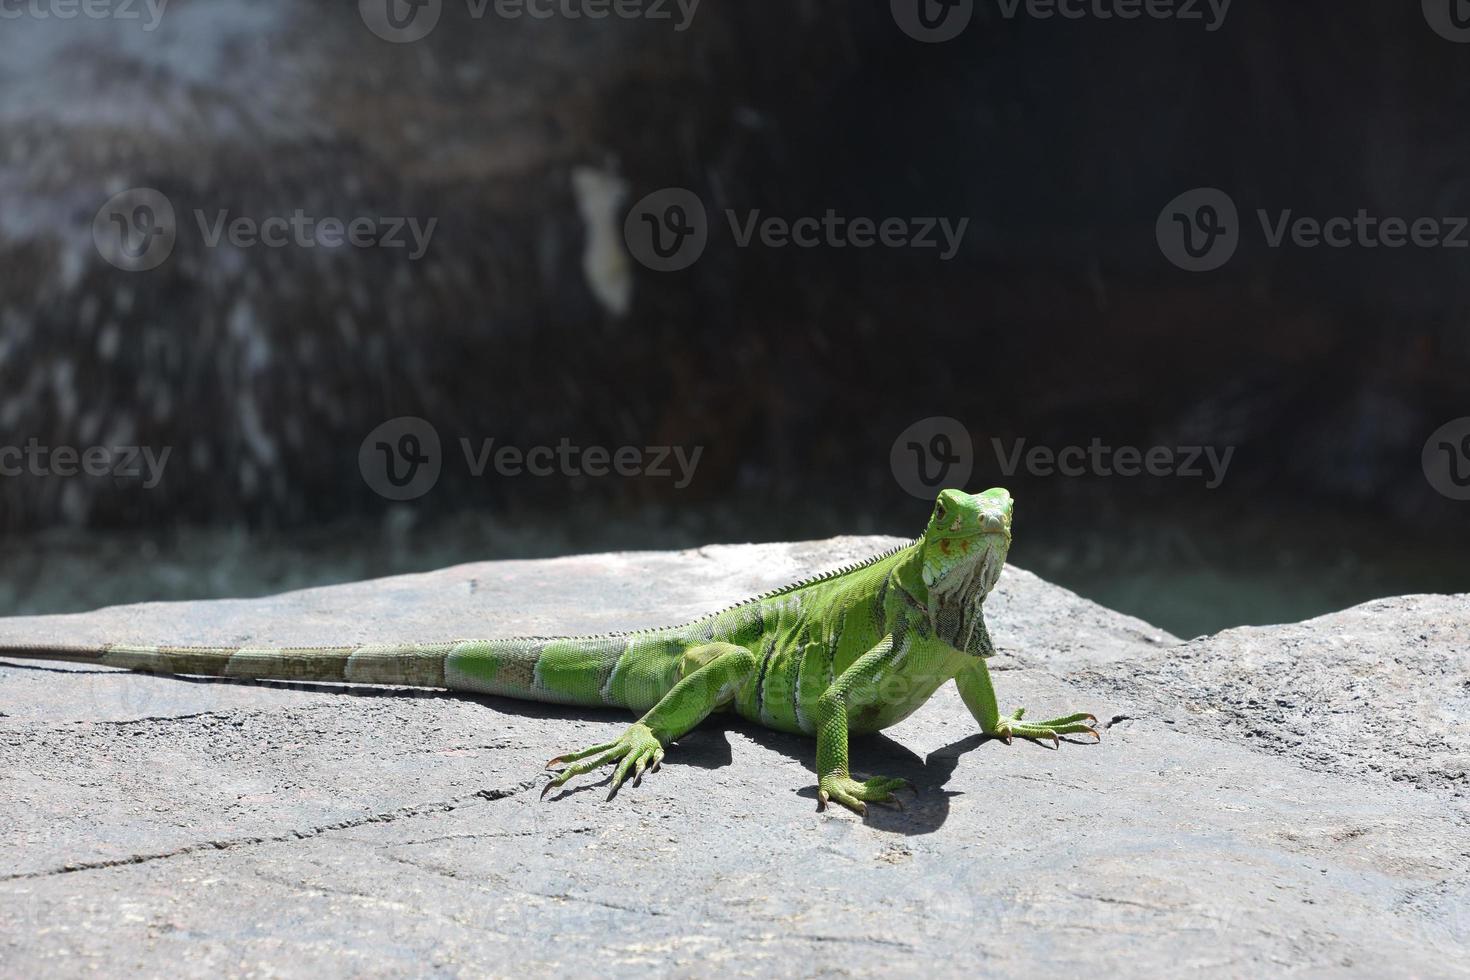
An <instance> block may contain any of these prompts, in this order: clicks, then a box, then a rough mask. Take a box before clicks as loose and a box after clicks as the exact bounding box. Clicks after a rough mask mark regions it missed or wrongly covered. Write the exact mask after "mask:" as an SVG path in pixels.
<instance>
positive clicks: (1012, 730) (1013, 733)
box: [990, 708, 1102, 748]
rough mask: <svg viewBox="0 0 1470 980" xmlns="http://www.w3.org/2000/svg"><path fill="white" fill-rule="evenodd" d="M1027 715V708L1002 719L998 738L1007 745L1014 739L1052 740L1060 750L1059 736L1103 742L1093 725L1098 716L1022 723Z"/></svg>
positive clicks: (1054, 745) (997, 730) (1085, 715)
mask: <svg viewBox="0 0 1470 980" xmlns="http://www.w3.org/2000/svg"><path fill="white" fill-rule="evenodd" d="M1025 714H1026V709H1025V708H1017V709H1016V710H1015V711H1014V712H1012V713H1011V714H1009V715H1006V716H1005V717H1004V718H1002V719H1000V723H999V724H998V725H997V726H996V729H995V731H994V732H991V733H990V734H992V735H993V736H995V737H996V738H1000V739H1003V740H1004V741H1005V743H1006V744H1007V745H1009V744H1011V739H1012V738H1013V737H1014V738H1030V739H1037V740H1040V739H1051V743H1052V747H1053V748H1060V747H1061V744H1062V740H1061V739H1060V738H1058V737H1057V736H1059V735H1091V736H1092V737H1093V738H1095V739H1097V740H1098V741H1099V742H1101V741H1102V733H1101V732H1099V731H1098V730H1097V729H1096V728H1094V727H1093V725H1095V724H1097V716H1096V715H1092V714H1088V713H1087V712H1085V711H1083V712H1078V713H1077V714H1072V715H1066V716H1064V717H1061V718H1051V719H1049V720H1047V721H1024V722H1023V721H1021V717H1022V716H1023V715H1025Z"/></svg>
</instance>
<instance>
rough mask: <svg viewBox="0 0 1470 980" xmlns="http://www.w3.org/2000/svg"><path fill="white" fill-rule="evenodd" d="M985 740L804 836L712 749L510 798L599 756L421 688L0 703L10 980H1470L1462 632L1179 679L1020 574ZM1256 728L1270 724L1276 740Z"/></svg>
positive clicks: (565, 722) (344, 614)
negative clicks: (1032, 718) (1022, 737)
mask: <svg viewBox="0 0 1470 980" xmlns="http://www.w3.org/2000/svg"><path fill="white" fill-rule="evenodd" d="M890 543H891V542H890V541H888V540H887V539H877V538H840V539H834V540H832V541H825V542H813V543H802V544H791V545H749V546H722V547H708V548H702V549H698V550H694V551H686V552H680V553H648V554H614V555H594V556H584V557H576V558H562V559H554V560H547V561H527V562H491V563H481V564H475V565H465V566H459V567H456V568H450V569H446V570H443V571H440V572H435V573H431V574H424V575H413V576H403V577H399V578H393V579H385V580H380V581H376V582H364V583H358V584H353V585H344V586H337V587H329V588H321V589H312V590H308V591H303V592H296V593H289V594H286V595H282V596H277V597H273V598H268V599H258V600H249V601H221V602H198V603H176V604H150V605H140V606H129V607H119V608H114V609H105V610H100V611H98V612H95V613H89V614H84V615H77V616H55V617H37V618H30V619H13V620H8V621H3V622H0V642H26V641H30V642H35V641H41V640H71V641H77V642H84V641H87V640H94V639H104V638H105V639H113V640H117V639H133V640H137V641H148V640H165V639H168V640H180V641H185V640H187V641H196V642H206V641H211V640H249V641H252V642H261V643H269V642H294V643H311V642H316V641H319V640H325V639H328V638H343V637H348V638H360V639H364V640H366V639H383V640H388V639H394V638H403V637H408V636H411V637H415V638H419V637H427V638H439V637H443V638H451V637H455V636H460V635H466V634H497V633H511V632H514V633H531V632H552V631H555V632H562V631H585V630H600V629H607V628H614V627H628V626H638V625H650V624H657V623H660V622H666V621H676V620H680V619H684V618H688V617H689V616H692V615H695V614H697V613H700V612H703V611H706V610H708V609H709V608H711V607H714V606H719V605H722V604H725V603H728V602H730V601H734V600H737V599H739V598H741V597H743V596H744V595H747V594H749V593H751V592H754V591H759V590H761V589H764V588H767V587H770V586H774V585H777V584H780V583H782V582H784V581H786V580H789V579H791V578H793V577H795V576H797V575H800V574H803V573H805V572H808V571H813V570H817V569H819V568H823V567H828V566H831V565H834V564H841V563H843V562H846V561H849V560H851V559H853V558H856V557H859V556H861V555H864V554H868V553H871V552H872V551H875V550H879V549H881V548H883V547H886V546H887V545H888V544H890ZM991 621H992V631H993V633H994V635H995V638H996V640H997V643H998V644H999V646H1000V648H1001V650H1002V656H1001V657H999V658H997V661H996V663H995V665H994V666H995V667H996V668H997V670H998V673H997V685H998V688H999V692H1000V696H1001V699H1002V702H1003V706H1004V707H1006V708H1010V707H1013V706H1015V705H1018V704H1024V705H1026V706H1027V707H1029V708H1030V709H1031V710H1032V711H1033V712H1039V713H1047V712H1060V711H1064V710H1071V709H1078V710H1084V709H1085V710H1092V711H1095V712H1096V713H1097V714H1098V715H1099V717H1100V718H1102V719H1104V721H1105V722H1111V723H1110V725H1109V728H1108V731H1107V734H1106V736H1105V739H1104V741H1103V742H1102V744H1101V745H1091V744H1064V745H1063V746H1062V748H1061V749H1060V750H1059V751H1053V750H1051V749H1048V748H1043V747H1040V746H1035V745H1030V744H1017V745H1014V746H1005V745H1002V744H999V743H990V742H984V741H982V740H981V739H980V738H979V737H978V735H977V734H976V732H975V725H974V722H973V721H972V720H971V719H970V717H969V715H968V714H967V713H966V712H965V710H964V707H963V705H962V704H961V703H960V701H959V699H958V697H957V696H955V695H954V693H953V690H952V689H946V690H945V691H942V692H941V693H940V694H939V695H938V696H936V698H935V699H934V700H933V702H932V703H931V704H929V705H927V706H926V707H925V708H924V709H923V710H922V711H920V712H919V713H917V714H916V715H915V716H914V717H912V718H910V719H909V720H908V721H906V722H905V723H904V724H902V725H900V726H898V727H896V728H894V729H892V730H891V731H890V732H888V733H886V734H885V735H883V736H878V737H874V738H869V739H862V740H857V741H855V743H854V759H855V762H856V765H857V767H859V768H860V769H864V770H868V771H873V772H879V773H885V774H893V775H901V776H905V777H907V778H909V779H910V780H911V781H913V782H914V783H915V784H916V785H917V787H918V791H917V793H916V794H915V796H914V798H912V799H911V800H910V801H909V803H908V805H907V808H906V809H905V810H903V811H902V812H897V811H892V810H883V809H879V808H873V810H872V812H870V814H869V816H868V817H867V819H866V820H859V819H858V818H856V817H854V816H852V815H851V814H848V813H846V812H841V811H829V812H827V813H822V814H818V813H816V812H814V811H815V803H814V798H813V792H812V784H813V780H814V776H813V773H812V765H813V748H814V746H813V743H811V742H810V741H808V740H805V739H800V738H794V737H788V736H784V735H778V734H774V733H771V732H766V731H764V730H761V729H757V728H752V727H749V726H743V725H736V726H733V727H721V726H719V725H709V726H706V727H703V728H701V729H699V730H697V731H696V732H695V733H692V734H691V735H690V736H688V737H687V738H685V739H684V740H683V741H682V742H681V743H680V744H679V745H677V746H676V747H675V749H674V750H673V751H671V752H670V755H669V760H668V763H667V764H666V765H665V767H664V769H663V770H662V771H661V772H659V773H658V774H656V775H654V776H652V777H650V778H649V779H647V780H645V782H644V784H643V785H642V786H641V787H639V788H638V789H636V790H630V791H625V792H624V793H622V794H620V795H619V797H618V798H617V799H616V800H614V801H613V802H611V803H608V802H604V801H603V796H604V795H605V793H604V792H601V791H600V790H599V788H598V787H597V786H596V785H595V783H592V784H589V785H588V786H587V787H586V788H584V789H580V790H577V791H574V792H572V793H570V794H569V795H567V796H566V797H564V798H562V799H560V800H558V801H555V802H547V803H541V802H539V801H538V800H537V788H538V780H537V773H538V770H539V768H540V766H541V764H542V763H543V762H544V761H545V760H546V759H547V758H549V757H550V756H552V755H554V754H556V753H558V752H560V751H563V750H565V749H568V748H573V747H578V746H581V745H583V744H584V743H590V742H593V741H599V740H603V739H605V738H607V737H611V736H613V735H615V734H616V733H617V732H619V731H620V730H621V729H622V728H623V727H624V726H625V725H626V724H627V722H628V718H627V717H625V716H622V715H620V714H617V713H612V712H581V711H575V710H567V709H562V708H555V707H548V706H543V705H531V704H520V703H516V702H511V701H504V700H497V699H489V698H467V697H459V696H454V695H449V694H445V693H443V692H425V691H416V690H398V689H384V690H370V691H363V690H358V689H351V688H345V687H334V686H331V685H291V684H275V683H257V684H240V683H228V682H220V681H209V680H200V679H181V678H160V677H149V676H142V675H135V674H130V673H122V672H116V671H110V670H97V669H89V668H79V667H75V666H72V665H66V664H51V663H40V662H29V663H16V664H15V665H13V666H12V665H8V664H6V665H3V666H0V752H3V756H4V764H3V769H0V780H3V791H0V830H3V833H0V973H4V974H6V975H17V976H21V975H34V974H40V973H48V974H52V975H56V974H62V975H76V974H81V973H93V972H105V973H109V974H117V973H125V974H138V973H142V974H150V975H151V974H170V975H174V974H178V975H184V976H200V975H213V974H217V973H220V972H224V973H229V974H245V975H262V976H265V975H270V976H315V975H322V974H326V975H343V974H371V975H387V976H393V975H412V974H421V973H426V972H437V973H444V974H450V975H455V974H462V975H481V974H486V973H491V974H512V973H514V974H527V975H532V976H548V975H553V974H555V975H562V976H565V975H580V974H583V973H598V974H601V973H611V974H614V975H632V974H641V975H647V974H649V973H652V974H655V975H707V974H712V973H737V974H751V975H767V974H777V975H809V974H824V975H825V974H858V975H869V974H879V973H889V974H893V973H897V974H909V973H928V974H934V975H944V976H949V975H973V974H975V973H976V972H977V971H983V972H984V973H986V974H995V975H1003V976H1010V975H1017V976H1019V975H1022V974H1026V975H1065V974H1075V973H1080V972H1082V971H1084V970H1085V971H1088V972H1093V971H1099V970H1100V971H1103V972H1105V973H1122V972H1125V971H1126V972H1129V973H1141V974H1145V975H1148V974H1154V975H1158V974H1169V975H1177V974H1180V973H1188V972H1203V973H1206V974H1211V975H1241V974H1251V973H1259V972H1262V971H1271V972H1273V973H1275V972H1283V971H1288V970H1289V971H1293V972H1299V973H1307V974H1312V975H1334V974H1341V973H1349V972H1380V973H1387V974H1394V975H1418V976H1432V975H1464V974H1466V973H1470V969H1467V967H1466V963H1470V957H1467V955H1466V954H1467V952H1470V853H1467V851H1470V848H1467V846H1466V844H1465V841H1466V839H1467V835H1466V831H1467V815H1470V813H1467V807H1466V804H1465V800H1464V798H1463V796H1461V795H1457V793H1461V792H1463V790H1464V786H1465V784H1464V779H1463V769H1464V760H1465V758H1466V751H1467V746H1470V733H1467V729H1466V726H1465V725H1464V723H1463V721H1461V720H1459V719H1462V718H1464V716H1465V712H1464V708H1465V698H1466V691H1467V688H1466V674H1467V663H1466V653H1465V643H1464V638H1465V637H1466V635H1467V622H1470V614H1467V602H1466V600H1465V599H1464V597H1410V598H1405V599H1397V600H1384V601H1382V602H1379V603H1372V604H1369V605H1368V606H1365V607H1360V608H1359V609H1355V610H1350V611H1348V612H1345V613H1341V614H1338V615H1336V616H1330V617H1324V618H1322V619H1319V620H1314V621H1312V622H1309V623H1303V624H1299V625H1296V626H1290V627H1273V628H1262V629H1252V630H1235V631H1231V632H1228V633H1224V634H1221V635H1220V636H1217V637H1212V638H1207V639H1202V640H1198V641H1193V642H1190V643H1187V644H1181V643H1180V642H1179V641H1178V640H1177V639H1176V638H1174V637H1171V636H1169V635H1167V634H1165V633H1163V632H1162V631H1160V630H1157V629H1154V628H1152V627H1150V626H1148V625H1147V624H1144V623H1141V622H1139V621H1137V620H1133V619H1130V618H1128V617H1125V616H1121V615H1118V614H1115V613H1111V612H1109V611H1107V610H1105V609H1102V608H1100V607H1098V606H1096V605H1094V604H1092V603H1089V602H1087V601H1085V600H1082V599H1080V598H1078V597H1077V596H1075V595H1073V594H1071V593H1069V592H1067V591H1066V590H1064V589H1061V588H1058V587H1056V586H1053V585H1050V584H1048V583H1046V582H1044V581H1042V580H1040V579H1038V578H1036V577H1035V576H1033V575H1030V574H1027V573H1025V572H1022V571H1018V570H1015V569H1010V570H1008V571H1007V573H1006V575H1005V577H1004V578H1003V579H1002V581H1001V585H1000V587H999V593H998V595H997V596H996V598H995V600H994V610H993V612H992V614H991ZM1282 702H1286V703H1282Z"/></svg>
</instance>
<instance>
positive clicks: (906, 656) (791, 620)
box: [0, 488, 1102, 813]
mask: <svg viewBox="0 0 1470 980" xmlns="http://www.w3.org/2000/svg"><path fill="white" fill-rule="evenodd" d="M1012 506H1013V504H1012V500H1011V495H1010V494H1009V493H1008V492H1007V491H1005V490H1004V489H1000V488H997V489H993V490H987V491H985V492H984V493H981V494H978V495H971V494H968V493H964V492H962V491H959V490H945V491H943V492H941V493H940V494H939V497H938V500H937V501H936V503H935V505H934V512H933V515H932V516H931V517H930V519H929V524H928V526H927V527H926V528H925V529H924V533H923V534H922V535H921V536H920V537H919V538H917V539H916V540H915V541H913V542H912V543H911V544H909V545H907V546H905V547H902V548H897V549H895V550H893V551H890V552H888V553H886V554H882V555H877V556H874V557H873V558H870V559H868V560H867V561H863V562H859V563H858V564H856V565H851V566H848V567H846V568H840V569H837V570H835V571H831V572H826V573H823V574H820V575H816V576H814V577H812V578H809V579H806V580H804V581H801V582H797V583H795V584H793V585H789V586H786V587H785V588H780V589H775V590H773V591H771V592H767V593H765V594H763V595H760V596H757V597H755V598H753V599H749V600H747V601H745V602H742V603H739V604H737V605H734V606H731V607H730V608H728V609H725V610H723V611H722V612H718V613H714V614H713V615H710V616H706V617H704V618H702V619H697V620H695V621H694V622H691V623H688V624H686V625H683V626H674V627H668V628H664V629H645V630H635V631H631V632H627V633H608V634H603V635H599V636H579V637H519V638H513V639H493V640H460V641H455V642H446V643H403V644H386V645H372V646H343V647H287V648H280V649H265V648H256V647H230V648H214V647H170V646H132V645H125V644H108V645H104V646H98V647H85V648H76V647H64V646H52V647H26V648H18V647H12V648H0V655H4V656H27V657H36V658H44V659H51V660H70V661H78V662H85V663H94V664H102V665H105V666H112V667H123V668H130V669H133V670H142V671H152V672H163V673H171V674H203V675H208V676H217V677H238V678H254V679H262V680H264V679H272V680H295V681H303V680H309V681H339V682H348V683H358V684H395V685H414V686H421V687H442V688H448V689H450V690H453V691H465V692H472V693H476V694H498V695H502V696H505V697H511V698H518V699H520V700H525V701H541V702H551V703H556V704H573V705H586V706H598V707H601V706H608V705H611V706H617V707H621V708H627V709H631V710H633V711H636V712H638V713H639V714H640V715H641V716H642V717H640V718H639V719H638V721H637V722H635V723H634V724H633V725H632V726H631V727H629V728H628V730H627V731H626V732H624V733H623V735H622V736H621V737H620V738H618V739H616V740H614V741H611V742H607V743H604V744H602V745H594V746H591V747H590V748H585V749H582V750H581V751H578V752H570V753H567V754H565V755H562V756H559V757H557V758H555V759H552V760H551V761H550V762H549V763H547V768H548V769H551V768H553V767H555V766H557V765H561V764H565V768H563V769H561V770H559V771H558V772H556V773H555V774H554V775H553V777H552V779H551V781H550V782H549V783H547V785H546V788H545V790H543V791H542V794H541V795H542V797H543V798H544V797H545V796H546V793H547V792H549V791H550V790H551V789H553V788H555V787H559V786H562V785H564V784H565V783H566V782H567V781H568V780H570V779H572V778H573V777H574V776H578V775H581V774H583V773H587V772H591V771H592V770H594V769H597V768H599V767H602V766H606V765H611V764H613V763H616V764H617V768H616V769H615V771H614V772H613V776H612V788H611V790H610V791H609V793H608V798H609V799H611V798H612V796H613V794H614V793H616V792H617V790H618V787H619V786H621V785H622V784H623V782H624V781H625V780H626V779H627V778H628V777H629V776H630V775H631V776H632V777H633V784H634V785H635V786H636V785H638V783H639V782H640V781H641V780H642V778H643V774H644V770H645V769H647V770H649V771H656V770H657V769H658V767H659V764H660V762H661V761H662V760H663V757H664V750H665V749H666V748H667V747H668V746H669V744H670V743H671V742H673V741H675V740H676V739H678V738H679V737H681V736H682V735H684V734H685V733H686V732H688V731H689V730H690V729H692V728H694V726H696V725H698V724H699V723H700V722H701V721H703V720H704V719H705V718H706V717H707V716H708V715H709V714H710V713H711V712H714V711H716V710H720V709H726V710H734V711H735V712H737V713H738V714H739V715H740V716H741V717H743V718H747V719H749V720H751V721H757V722H760V723H761V724H763V725H765V726H767V727H769V728H774V729H778V730H780V731H783V732H799V733H802V734H805V735H815V736H816V739H817V779H818V788H817V800H818V804H817V805H818V809H823V808H825V807H826V805H827V802H828V801H829V800H836V801H837V802H838V803H841V804H843V805H844V806H847V807H850V808H851V809H853V810H855V811H857V812H858V813H864V812H866V807H865V803H888V802H896V800H895V798H894V796H893V791H894V790H896V789H899V788H901V787H904V786H906V783H905V781H904V780H901V779H887V778H882V777H878V778H874V779H867V780H864V781H859V780H857V779H854V778H853V777H852V775H851V773H850V771H849V769H848V756H847V738H848V735H849V734H866V733H871V732H876V731H878V730H880V729H883V728H887V727H888V726H890V725H893V724H896V723H897V722H900V721H902V720H903V719H904V718H907V717H908V716H909V715H910V714H912V713H913V712H914V711H915V710H916V709H917V708H918V707H919V706H920V705H922V704H923V703H924V702H925V701H926V700H928V698H929V696H930V695H932V694H933V693H934V692H935V691H936V690H938V688H939V687H940V685H942V684H944V683H945V682H946V681H948V680H951V679H953V680H954V681H955V683H956V685H957V686H958V687H959V692H960V697H961V698H962V699H963V700H964V702H965V705H966V706H967V707H968V708H969V709H970V713H971V714H972V715H974V716H975V719H976V721H978V722H979V723H980V730H981V731H982V732H984V733H985V734H986V735H990V736H994V737H998V738H1002V739H1004V740H1005V741H1007V742H1009V741H1010V740H1011V738H1012V737H1013V736H1019V737H1021V738H1031V739H1050V740H1052V742H1053V743H1054V744H1055V743H1058V742H1059V739H1058V738H1057V736H1058V735H1065V734H1070V733H1078V734H1081V733H1086V734H1091V735H1093V736H1095V737H1097V738H1098V740H1099V741H1100V740H1101V738H1102V736H1101V735H1100V734H1099V733H1098V731H1097V729H1095V728H1093V727H1092V726H1091V725H1090V724H1088V722H1096V720H1097V719H1096V718H1095V717H1093V716H1092V715H1090V714H1072V715H1067V716H1065V717H1062V718H1053V719H1051V720H1050V721H1040V722H1035V721H1026V722H1023V721H1022V720H1021V718H1022V715H1023V713H1024V709H1018V710H1017V711H1015V712H1013V713H1011V714H1009V715H1002V714H1001V713H1000V712H999V710H998V709H997V708H996V700H995V691H994V689H993V688H992V687H991V684H990V674H989V671H988V670H987V669H986V666H985V658H987V657H989V656H991V655H993V654H994V653H995V647H994V646H993V645H992V644H991V641H990V635H989V633H988V632H987V631H986V629H985V620H984V617H983V616H982V608H983V605H984V601H985V596H986V595H987V594H988V593H989V592H990V590H991V588H992V587H993V586H994V585H995V582H996V580H997V579H998V578H999V577H1000V571H1001V567H1002V566H1003V565H1004V564H1005V560H1006V554H1007V553H1008V551H1009V550H1010V545H1011V511H1012Z"/></svg>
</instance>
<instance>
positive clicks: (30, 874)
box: [0, 779, 536, 881]
mask: <svg viewBox="0 0 1470 980" xmlns="http://www.w3.org/2000/svg"><path fill="white" fill-rule="evenodd" d="M535 785H536V781H535V780H534V779H529V780H524V781H522V782H520V783H518V784H516V785H515V786H514V787H512V788H509V789H502V788H496V789H484V790H480V791H479V792H478V793H474V794H471V795H470V796H463V797H456V798H455V799H452V800H448V801H445V802H438V803H418V804H414V805H413V806H406V807H400V808H399V809H397V810H389V811H387V812H386V813H374V814H370V815H368V816H366V817H358V818H356V819H352V820H340V821H338V822H336V823H331V824H323V825H321V826H318V827H311V828H308V829H307V830H292V831H290V832H288V833H284V834H275V835H271V836H265V837H238V838H234V839H228V840H211V841H203V842H201V843H196V844H186V845H184V846H183V847H177V848H174V849H173V850H171V851H160V852H158V853H156V854H132V855H129V856H128V857H125V858H112V859H109V860H105V861H79V862H77V863H75V864H66V865H63V866H61V867H59V868H48V869H46V870H44V871H24V872H21V873H19V874H10V875H0V881H18V880H21V879H25V878H50V877H54V876H56V875H64V874H72V873H74V872H77V871H96V870H99V869H102V868H119V867H124V866H127V865H131V864H147V863H149V862H152V861H163V860H166V859H168V858H175V857H181V856H184V855H188V854H197V853H200V852H203V851H228V850H232V849H234V848H237V847H252V846H254V845H257V844H284V843H289V842H290V841H296V840H310V839H311V838H314V837H320V836H322V835H324V834H329V833H333V832H334V831H338V830H352V829H354V828H356V827H364V826H367V825H369V824H377V823H394V822H396V821H398V820H407V819H411V818H413V817H419V816H423V815H425V814H430V813H448V812H450V811H451V810H457V809H459V808H460V807H461V806H464V805H465V804H466V803H469V802H471V801H473V800H487V801H493V800H503V799H505V798H506V797H509V796H515V795H516V794H517V793H524V792H525V791H526V790H529V789H531V788H533V787H534V786H535Z"/></svg>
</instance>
